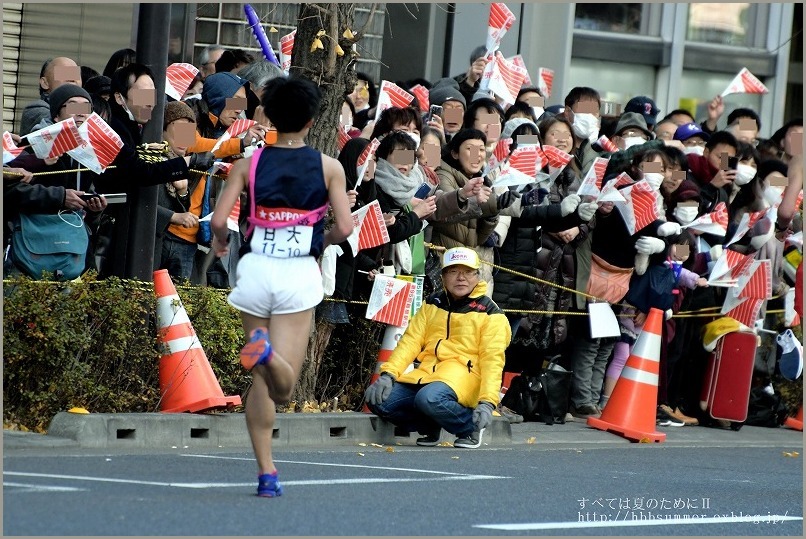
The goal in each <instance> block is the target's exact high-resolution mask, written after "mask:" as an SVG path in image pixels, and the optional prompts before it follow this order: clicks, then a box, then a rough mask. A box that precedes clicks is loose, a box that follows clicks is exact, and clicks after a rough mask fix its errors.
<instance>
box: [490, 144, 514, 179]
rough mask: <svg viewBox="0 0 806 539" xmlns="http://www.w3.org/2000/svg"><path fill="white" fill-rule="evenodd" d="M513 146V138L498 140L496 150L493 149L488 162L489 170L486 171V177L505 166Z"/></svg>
mask: <svg viewBox="0 0 806 539" xmlns="http://www.w3.org/2000/svg"><path fill="white" fill-rule="evenodd" d="M511 145H512V139H511V138H502V139H498V142H497V143H496V144H495V148H493V153H492V155H490V159H489V160H488V161H487V170H485V172H484V175H487V174H489V173H491V172H492V171H494V170H495V169H497V168H498V167H500V166H501V165H503V164H504V161H506V158H507V157H509V147H510V146H511Z"/></svg>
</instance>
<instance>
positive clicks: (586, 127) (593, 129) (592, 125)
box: [573, 112, 599, 142]
mask: <svg viewBox="0 0 806 539" xmlns="http://www.w3.org/2000/svg"><path fill="white" fill-rule="evenodd" d="M573 128H574V134H575V135H576V136H577V137H579V138H586V139H588V140H589V141H591V142H594V141H595V140H596V135H598V134H599V119H598V118H597V117H596V116H594V115H593V114H591V113H589V112H580V113H579V114H574V123H573Z"/></svg>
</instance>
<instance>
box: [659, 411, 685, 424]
mask: <svg viewBox="0 0 806 539" xmlns="http://www.w3.org/2000/svg"><path fill="white" fill-rule="evenodd" d="M657 414H658V415H657V416H656V417H657V421H656V423H657V425H658V426H659V427H683V426H685V425H686V424H685V423H684V422H683V421H680V420H679V419H677V418H675V417H672V416H671V415H669V414H668V413H667V412H666V411H665V410H664V409H663V408H661V407H660V406H658V412H657Z"/></svg>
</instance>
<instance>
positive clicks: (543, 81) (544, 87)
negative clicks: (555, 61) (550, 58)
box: [537, 67, 554, 99]
mask: <svg viewBox="0 0 806 539" xmlns="http://www.w3.org/2000/svg"><path fill="white" fill-rule="evenodd" d="M552 84H554V70H553V69H549V68H547V67H541V68H538V70H537V87H538V88H540V91H541V92H543V97H545V98H546V99H548V98H549V97H551V85H552Z"/></svg>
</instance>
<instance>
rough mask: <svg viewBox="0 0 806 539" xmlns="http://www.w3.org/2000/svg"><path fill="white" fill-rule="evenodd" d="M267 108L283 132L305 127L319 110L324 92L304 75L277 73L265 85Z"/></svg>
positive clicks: (265, 109) (264, 101) (264, 103)
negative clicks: (288, 75) (285, 75)
mask: <svg viewBox="0 0 806 539" xmlns="http://www.w3.org/2000/svg"><path fill="white" fill-rule="evenodd" d="M260 104H261V105H263V111H264V112H265V113H266V116H267V117H268V118H269V120H271V123H272V125H274V127H276V128H277V131H279V132H280V133H296V132H297V131H302V129H303V128H304V127H305V124H307V123H308V122H309V121H311V120H312V119H313V118H315V117H316V115H317V114H319V107H320V106H321V104H322V92H321V90H320V89H319V87H318V86H317V85H316V84H314V83H313V82H312V81H310V80H308V79H306V78H303V77H296V76H294V77H288V78H286V77H277V78H274V79H271V80H270V81H269V82H268V83H266V86H265V87H264V89H263V97H262V98H261V100H260Z"/></svg>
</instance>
